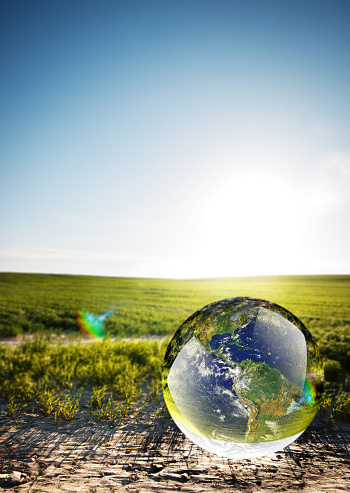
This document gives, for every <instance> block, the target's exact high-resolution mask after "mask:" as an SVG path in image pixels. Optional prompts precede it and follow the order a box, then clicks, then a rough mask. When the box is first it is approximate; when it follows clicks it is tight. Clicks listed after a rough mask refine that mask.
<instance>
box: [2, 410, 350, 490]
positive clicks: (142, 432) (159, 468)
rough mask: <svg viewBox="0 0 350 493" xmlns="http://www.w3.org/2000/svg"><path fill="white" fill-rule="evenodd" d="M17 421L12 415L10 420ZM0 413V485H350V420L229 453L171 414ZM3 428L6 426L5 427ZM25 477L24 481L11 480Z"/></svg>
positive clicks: (215, 487)
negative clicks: (248, 455) (278, 443)
mask: <svg viewBox="0 0 350 493" xmlns="http://www.w3.org/2000/svg"><path fill="white" fill-rule="evenodd" d="M12 424H13V423H12ZM10 425H11V422H10V420H8V419H7V418H5V416H4V415H2V416H0V427H1V426H2V430H3V431H2V434H1V437H0V464H1V466H0V489H4V490H6V489H9V490H10V491H15V492H22V491H23V492H27V491H28V492H33V493H34V492H37V493H39V492H40V493H46V492H47V493H55V492H58V491H59V492H61V491H66V492H75V491H76V492H83V493H84V492H89V493H93V492H101V493H104V492H111V491H114V492H120V493H127V492H128V493H151V492H152V493H164V492H170V491H183V492H193V493H199V492H202V493H205V492H214V491H218V492H221V491H222V492H230V493H231V492H240V491H242V492H245V493H247V492H282V491H283V492H295V491H303V492H305V493H317V492H324V493H326V492H327V493H334V492H345V491H350V453H349V443H350V427H349V425H348V424H346V423H339V422H336V423H335V424H334V425H332V426H330V425H329V424H328V423H327V421H325V420H321V419H320V418H318V419H316V420H314V422H313V423H312V424H311V426H310V427H309V428H308V430H307V431H306V432H305V433H304V434H303V435H302V436H301V437H300V438H299V439H298V440H297V441H296V442H294V443H293V444H292V445H291V446H290V447H289V448H288V449H287V450H284V451H281V452H279V453H276V454H274V455H272V456H269V457H264V458H262V459H251V460H230V461H229V460H227V459H224V458H221V457H218V456H215V455H211V454H209V453H207V452H205V451H204V450H202V449H200V448H198V447H197V446H196V445H193V444H192V443H191V442H190V441H189V440H187V439H186V438H185V437H184V435H183V434H182V433H181V432H180V431H179V430H178V429H177V428H176V426H175V425H174V424H173V422H172V421H171V420H170V419H169V418H162V417H157V418H155V419H152V417H151V416H150V415H148V416H147V415H145V416H144V417H143V418H142V421H140V420H139V421H137V420H135V419H134V420H133V419H131V418H129V419H127V420H125V421H124V422H122V423H119V424H118V425H115V426H114V427H111V425H110V424H107V423H95V422H93V421H90V420H89V419H88V418H87V416H86V415H81V416H80V417H78V418H77V419H75V420H74V421H73V422H70V423H63V424H62V425H61V426H57V425H55V423H54V420H53V419H52V418H51V417H48V418H45V417H41V416H38V415H26V416H23V417H22V418H20V419H19V420H18V423H17V424H16V425H14V426H13V427H11V428H9V429H8V427H9V426H10ZM4 430H5V431H4ZM14 471H17V472H18V474H17V473H14V474H12V479H13V480H15V481H16V480H20V479H21V475H20V474H19V473H23V474H22V480H23V482H22V483H18V482H17V483H11V480H10V478H9V479H8V480H7V481H6V478H8V476H9V475H10V474H11V473H13V472H14Z"/></svg>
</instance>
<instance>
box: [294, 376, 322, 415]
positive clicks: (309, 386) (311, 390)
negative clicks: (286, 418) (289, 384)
mask: <svg viewBox="0 0 350 493" xmlns="http://www.w3.org/2000/svg"><path fill="white" fill-rule="evenodd" d="M316 394H317V391H316V384H315V380H314V379H313V378H312V377H307V378H306V379H305V382H304V391H303V395H302V396H301V398H300V399H299V401H298V402H297V403H296V404H295V405H294V407H293V409H296V408H297V407H299V406H300V405H301V404H303V403H304V402H305V404H308V405H309V406H314V405H315V402H316Z"/></svg>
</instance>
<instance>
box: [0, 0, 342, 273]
mask: <svg viewBox="0 0 350 493" xmlns="http://www.w3.org/2000/svg"><path fill="white" fill-rule="evenodd" d="M349 16H350V4H349V2H348V1H339V0H335V1H322V0H318V1H316V0H315V1H310V0H306V1H294V2H281V1H263V0H259V1H258V0H256V1H251V0H244V1H243V0H241V1H238V0H230V1H223V0H216V1H215V2H214V1H206V0H201V1H200V0H186V1H182V0H177V1H171V0H169V1H145V0H142V1H137V0H127V1H118V0H114V1H112V0H101V1H97V0H95V1H91V0H69V1H65V0H60V1H58V0H57V1H55V0H51V1H49V2H48V1H45V0H37V1H35V0H20V1H16V0H11V1H4V2H1V4H0V39H1V41H0V63H1V73H2V77H1V80H0V99H1V101H0V104H1V114H0V126H1V128H0V149H1V150H0V159H1V161H0V163H1V164H0V207H1V223H0V228H1V235H0V270H1V271H19V272H50V273H72V274H93V275H108V276H140V277H141V276H144V277H168V278H195V277H216V276H241V275H269V274H327V273H328V274H341V273H350V259H349V252H350V228H349V224H350V193H349V191H350V138H349V137H350V60H349V58H350V55H349V54H350V51H349V46H350V30H349V23H348V20H349Z"/></svg>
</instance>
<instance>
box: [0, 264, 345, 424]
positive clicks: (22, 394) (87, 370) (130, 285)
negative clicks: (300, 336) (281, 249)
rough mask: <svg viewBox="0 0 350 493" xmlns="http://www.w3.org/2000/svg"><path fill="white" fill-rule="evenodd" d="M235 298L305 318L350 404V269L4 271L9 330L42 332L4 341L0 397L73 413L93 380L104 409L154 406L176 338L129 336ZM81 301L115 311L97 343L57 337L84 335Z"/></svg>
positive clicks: (171, 326)
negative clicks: (184, 275) (180, 276)
mask: <svg viewBox="0 0 350 493" xmlns="http://www.w3.org/2000/svg"><path fill="white" fill-rule="evenodd" d="M236 296H250V297H257V298H262V299H266V300H269V301H272V302H274V303H277V304H280V305H282V306H283V307H284V308H286V309H287V310H289V311H291V312H292V313H294V314H295V315H296V316H297V317H299V318H300V319H301V320H302V322H304V324H305V325H306V326H307V328H308V329H309V330H310V332H311V333H312V334H313V336H314V337H315V339H316V341H317V342H318V345H319V347H320V350H321V353H322V355H323V358H324V361H325V371H326V379H327V380H328V381H329V382H330V383H332V384H333V385H337V386H338V387H337V389H338V390H337V392H338V393H337V396H338V397H337V398H339V395H343V397H344V396H345V397H344V398H345V400H346V406H348V405H349V403H348V396H347V394H346V392H345V394H346V395H345V394H344V390H343V389H345V391H348V390H349V389H348V381H349V380H348V374H349V372H350V276H292V277H284V276H280V277H272V276H271V277H250V278H232V279H228V278H225V279H209V280H187V281H178V280H160V279H136V278H105V277H104V278H103V277H87V276H64V275H41V274H11V273H0V338H1V339H6V338H9V337H20V336H24V335H27V334H35V337H34V340H33V341H26V342H24V343H22V344H19V345H18V346H16V347H13V346H8V345H5V344H1V341H0V397H2V399H3V400H4V402H6V403H7V404H6V409H7V413H8V414H9V415H11V414H13V413H15V412H18V411H19V410H20V409H22V410H23V409H24V410H25V409H28V408H29V407H28V406H32V408H33V409H36V410H40V411H41V412H44V413H45V414H51V413H53V412H55V414H56V415H57V419H59V418H60V417H61V418H64V417H66V418H67V419H68V418H71V417H72V416H73V415H74V413H75V410H76V409H77V408H79V402H80V400H79V399H80V397H81V396H80V394H79V392H83V390H84V389H86V388H89V389H90V390H91V392H90V394H91V396H90V400H89V402H88V403H87V406H88V408H89V410H90V412H93V413H95V415H96V416H100V417H101V418H102V417H106V416H109V418H110V419H112V417H113V416H114V417H116V416H117V415H118V416H119V417H120V416H121V415H126V414H127V413H128V412H130V409H131V408H132V406H134V408H133V412H136V410H137V409H141V408H142V406H144V405H145V400H142V398H141V396H142V395H144V394H142V389H145V386H146V387H147V389H148V390H147V392H148V395H149V398H158V396H159V384H160V374H161V366H162V360H163V357H164V352H165V349H166V344H167V340H166V341H163V342H161V341H138V342H132V341H131V342H125V341H124V342H123V341H121V339H122V338H125V337H137V336H150V335H157V336H169V337H170V336H171V335H172V334H173V333H174V332H175V331H176V329H177V328H178V327H179V325H180V324H181V323H182V322H183V321H184V320H185V319H186V318H187V317H188V316H189V315H191V314H192V313H193V312H194V311H196V310H197V309H199V308H201V307H203V306H204V305H206V304H208V303H211V302H213V301H216V300H219V299H223V298H233V297H236ZM82 309H86V310H88V311H90V312H93V313H95V314H97V315H99V314H102V313H104V312H106V311H109V310H114V311H113V313H112V314H111V315H110V316H109V317H108V318H107V319H106V320H105V329H106V336H107V339H106V340H105V341H103V342H98V343H95V344H89V345H87V344H83V343H79V344H78V345H77V344H67V345H63V344H57V343H53V342H50V340H51V339H50V338H49V337H48V336H51V335H52V334H61V335H62V334H66V335H69V336H70V337H74V336H79V335H80V332H79V327H78V324H77V312H78V311H79V310H82ZM109 336H113V337H116V341H111V340H109ZM341 386H342V387H341ZM79 389H80V390H79ZM339 389H340V390H339ZM147 392H146V393H147ZM342 393H343V394H342ZM344 398H343V401H344ZM146 400H147V398H146ZM333 400H334V399H333ZM343 401H342V402H343ZM343 404H344V402H343ZM343 404H341V405H340V407H339V406H338V408H339V409H343V408H344V405H343ZM342 406H343V407H342ZM349 412H350V410H349ZM96 413H97V414H96ZM118 413H119V414H118ZM338 414H339V413H338Z"/></svg>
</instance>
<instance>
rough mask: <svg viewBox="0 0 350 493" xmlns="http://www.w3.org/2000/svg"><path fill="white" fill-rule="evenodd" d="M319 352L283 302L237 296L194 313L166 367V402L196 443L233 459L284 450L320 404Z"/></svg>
mask: <svg viewBox="0 0 350 493" xmlns="http://www.w3.org/2000/svg"><path fill="white" fill-rule="evenodd" d="M323 385H324V373H323V365H322V359H321V355H320V351H319V349H318V347H317V345H316V343H315V341H314V339H313V337H312V336H311V334H310V332H309V331H308V330H307V329H306V327H305V326H304V324H303V323H302V322H301V321H300V320H299V319H298V318H297V317H296V316H294V315H293V314H292V313H290V312H289V311H287V310H286V309H284V308H282V307H281V306H279V305H277V304H275V303H271V302H269V301H264V300H260V299H254V298H247V297H240V298H231V299H224V300H221V301H217V302H214V303H211V304H210V305H207V306H205V307H204V308H202V309H200V310H198V311H197V312H195V313H194V314H193V315H191V316H190V317H189V318H188V319H187V320H186V321H185V322H184V323H183V324H182V325H181V326H180V327H179V329H178V330H177V331H176V333H175V334H174V336H173V338H172V340H171V341H170V343H169V345H168V348H167V351H166V354H165V358H164V365H163V372H162V387H163V394H164V399H165V403H166V406H167V408H168V410H169V413H170V415H171V417H172V419H173V420H174V422H175V423H176V425H177V426H178V427H179V428H180V430H181V431H182V432H183V433H184V434H185V435H186V436H187V437H188V438H189V439H190V440H192V441H193V442H194V443H195V444H197V445H199V446H200V447H202V448H203V449H206V450H208V451H209V452H212V453H215V454H217V455H220V456H223V457H229V458H254V457H261V456H264V455H269V454H272V453H274V452H277V451H280V450H282V449H283V448H285V447H287V446H288V445H289V444H290V443H292V442H293V441H294V440H295V439H296V438H298V437H299V436H300V435H301V434H302V433H303V432H304V431H305V429H306V428H307V427H308V425H309V424H310V423H311V421H312V419H313V418H314V416H315V414H316V412H317V409H318V407H319V401H320V396H321V393H322V389H323Z"/></svg>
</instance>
